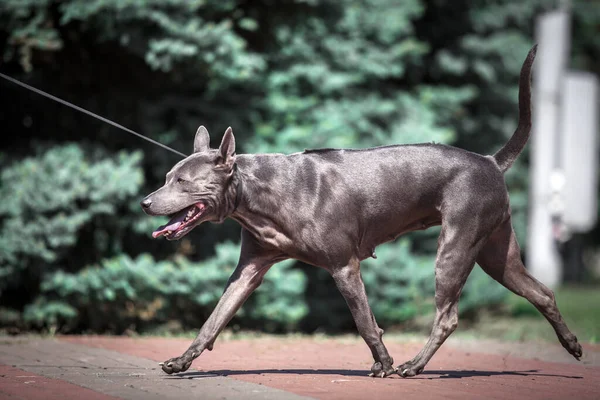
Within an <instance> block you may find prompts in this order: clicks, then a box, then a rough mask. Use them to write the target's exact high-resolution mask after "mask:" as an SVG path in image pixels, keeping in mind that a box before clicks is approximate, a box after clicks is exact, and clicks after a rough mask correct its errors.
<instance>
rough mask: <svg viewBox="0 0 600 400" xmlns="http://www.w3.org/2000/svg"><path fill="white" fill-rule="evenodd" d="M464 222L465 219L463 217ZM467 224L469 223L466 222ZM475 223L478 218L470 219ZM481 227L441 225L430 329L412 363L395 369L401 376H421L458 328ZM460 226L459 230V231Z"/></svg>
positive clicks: (478, 245)
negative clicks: (465, 285)
mask: <svg viewBox="0 0 600 400" xmlns="http://www.w3.org/2000/svg"><path fill="white" fill-rule="evenodd" d="M462 220H463V221H465V218H462ZM467 221H469V220H467ZM470 221H471V222H473V223H477V222H476V221H477V218H472V219H471V220H470ZM482 225H484V224H481V221H479V225H478V226H477V227H475V226H465V223H464V222H463V223H462V224H460V225H457V224H449V223H444V222H443V223H442V231H441V233H440V237H439V240H438V242H439V247H438V252H437V258H436V265H435V307H436V313H435V318H434V320H433V328H432V329H431V334H430V335H429V339H428V340H427V343H426V344H425V346H424V347H423V349H422V350H421V351H420V352H419V354H417V355H416V356H415V357H414V358H413V359H412V360H410V361H407V362H405V363H403V364H401V365H399V366H398V374H399V375H400V376H402V377H409V376H415V375H418V374H420V373H421V372H422V371H423V369H424V368H425V365H427V363H428V362H429V360H430V359H431V357H433V355H434V354H435V352H436V351H437V350H438V349H439V348H440V346H441V345H442V344H443V343H444V341H445V340H446V339H447V338H448V336H450V334H452V332H454V330H455V329H456V327H457V326H458V300H459V298H460V294H461V292H462V289H463V286H464V284H465V282H466V280H467V277H468V276H469V274H470V273H471V271H472V270H473V266H474V265H475V258H476V256H477V253H478V252H479V249H480V248H481V246H482V245H483V243H484V238H485V229H484V228H483V226H482ZM457 227H460V228H461V229H458V228H457Z"/></svg>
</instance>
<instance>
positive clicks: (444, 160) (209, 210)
mask: <svg viewBox="0 0 600 400" xmlns="http://www.w3.org/2000/svg"><path fill="white" fill-rule="evenodd" d="M535 51H536V48H535V47H534V48H532V49H531V51H530V52H529V54H528V56H527V59H526V60H525V62H524V64H523V67H522V69H521V76H520V81H519V124H518V126H517V129H516V131H515V133H514V134H513V136H512V137H511V138H510V139H509V141H508V142H507V143H506V144H505V145H504V147H502V148H501V149H500V150H499V151H498V152H497V153H496V154H494V155H493V156H482V155H479V154H475V153H471V152H468V151H465V150H461V149H458V148H454V147H450V146H444V145H439V144H417V145H396V146H384V147H378V148H373V149H365V150H335V149H323V150H309V151H305V152H303V153H295V154H290V155H283V154H257V155H246V154H244V155H238V156H236V155H235V139H234V136H233V132H232V131H231V128H228V129H227V131H226V132H225V135H224V136H223V139H222V142H221V145H220V146H219V148H218V149H216V150H215V149H211V148H210V147H209V136H208V131H207V130H206V129H205V128H204V127H203V126H201V127H200V128H199V129H198V131H197V132H196V137H195V139H194V154H192V155H191V156H189V157H187V158H185V159H184V160H182V161H180V162H179V163H177V164H176V165H175V166H174V167H173V168H172V169H171V171H170V172H169V173H167V179H166V183H165V185H164V186H163V187H161V188H160V189H158V190H157V191H155V192H154V193H152V194H150V195H148V196H147V197H146V198H145V199H144V200H143V201H142V202H141V205H142V207H143V209H144V211H145V212H146V213H147V214H149V215H163V216H164V215H169V216H171V220H170V221H169V222H168V223H167V224H166V225H164V226H162V227H160V228H159V229H157V230H156V231H155V232H154V233H153V236H154V237H155V238H156V237H160V236H164V237H166V238H167V239H168V240H175V239H180V238H181V237H183V236H184V235H185V234H187V233H188V232H189V231H190V230H192V229H193V228H194V227H196V226H198V225H199V224H201V223H202V222H205V221H213V222H221V221H223V220H224V219H225V218H227V217H229V218H232V219H234V220H236V221H237V222H239V223H240V224H241V225H242V250H241V255H240V260H239V263H238V266H237V268H236V270H235V272H234V273H233V275H232V276H231V278H230V279H229V281H228V282H227V286H226V287H225V291H224V293H223V295H222V297H221V299H220V300H219V302H218V304H217V306H216V308H215V310H214V311H213V313H212V314H211V316H210V317H209V318H208V319H207V321H206V322H205V324H204V326H202V329H201V330H200V332H199V333H198V336H197V337H196V339H195V340H194V341H193V343H192V344H191V346H190V347H189V349H188V350H186V351H185V353H183V355H181V356H180V357H176V358H172V359H170V360H168V361H165V362H164V363H161V365H162V369H163V370H164V371H165V372H166V373H169V374H171V373H173V372H181V371H185V370H187V369H188V368H189V367H190V365H191V364H192V361H193V360H194V359H195V358H196V357H198V356H199V355H200V354H201V353H202V352H203V351H204V350H205V349H208V350H212V348H213V344H214V342H215V340H216V338H217V335H218V334H219V333H220V332H221V330H222V329H223V328H224V327H225V325H226V324H227V323H228V322H229V320H230V319H231V318H232V317H233V315H234V314H235V313H236V311H237V310H238V309H239V308H240V306H241V305H242V304H243V303H244V301H245V300H246V299H247V298H248V296H250V294H251V293H252V292H253V291H254V290H255V289H256V288H257V287H258V286H259V285H260V284H261V282H262V279H263V276H264V275H265V273H266V272H267V271H268V270H269V268H270V267H271V266H272V265H273V264H275V263H277V262H279V261H282V260H285V259H288V258H294V259H297V260H301V261H303V262H305V263H308V264H312V265H315V266H319V267H322V268H325V269H326V270H327V271H329V272H330V273H331V275H332V276H333V279H334V280H335V283H336V285H337V287H338V289H339V290H340V292H341V293H342V295H343V296H344V298H345V299H346V302H347V303H348V306H349V307H350V311H351V312H352V316H353V317H354V320H355V322H356V326H357V328H358V331H359V333H360V335H361V336H362V337H363V339H364V340H365V342H366V343H367V345H368V346H369V349H371V353H372V354H373V358H374V359H375V363H374V364H373V366H372V367H371V375H372V376H376V377H385V376H387V375H390V374H392V373H394V372H397V373H398V374H400V375H401V376H403V377H409V376H414V375H417V374H419V373H421V372H422V371H423V368H424V367H425V365H426V364H427V362H428V361H429V360H430V359H431V357H432V356H433V355H434V353H435V352H436V351H437V349H438V348H439V347H440V346H441V345H442V343H444V341H445V340H446V338H448V336H449V335H450V334H451V333H452V332H453V331H454V330H455V329H456V327H457V325H458V299H459V297H460V293H461V290H462V288H463V285H464V284H465V281H466V280H467V276H468V275H469V273H470V272H471V270H472V269H473V266H474V264H475V263H476V262H477V263H478V264H479V265H480V266H481V268H483V270H484V271H485V272H487V273H488V274H489V275H490V276H491V277H492V278H494V279H495V280H497V281H498V282H500V283H501V284H502V285H504V286H505V287H507V288H508V289H509V290H511V291H513V292H514V293H516V294H518V295H519V296H523V297H525V298H526V299H527V300H529V301H530V302H531V303H532V304H533V305H534V306H535V307H536V308H537V309H538V310H539V311H540V312H541V313H542V314H543V315H544V316H545V317H546V319H547V320H548V322H550V324H551V325H552V327H553V328H554V330H555V331H556V335H557V336H558V339H559V340H560V343H561V344H562V345H563V347H564V348H565V349H567V351H568V352H569V353H571V354H572V355H573V356H574V357H575V358H577V359H579V357H580V356H581V354H582V353H581V346H580V345H579V343H578V342H577V338H576V337H575V335H574V334H573V333H571V331H570V330H569V329H568V328H567V325H566V324H565V322H564V321H563V319H562V317H561V315H560V312H559V311H558V308H557V307H556V302H555V301H554V294H553V293H552V291H551V290H549V289H548V288H546V287H545V286H544V285H542V284H541V283H540V282H538V281H537V280H535V279H534V278H533V277H532V276H531V275H530V274H529V273H528V272H527V270H526V269H525V268H524V266H523V263H522V262H521V258H520V250H519V244H518V243H517V240H516V238H515V234H514V232H513V228H512V225H511V214H510V207H509V199H508V192H507V190H506V184H505V182H504V176H503V174H504V172H506V170H508V169H509V168H510V166H511V165H512V164H513V162H514V160H515V159H516V158H517V156H518V155H519V153H520V152H521V151H522V150H523V147H524V146H525V144H526V143H527V139H528V138H529V131H530V128H531V109H530V102H531V100H530V97H531V93H530V92H531V85H530V80H531V66H532V64H533V60H534V58H535ZM434 225H441V226H442V227H441V233H440V236H439V240H438V252H437V258H436V262H435V287H436V288H435V290H436V293H435V306H436V314H435V319H434V322H433V328H432V330H431V335H430V336H429V340H428V341H427V344H426V345H425V347H424V348H423V349H422V350H421V352H420V353H419V354H417V356H416V357H415V358H413V359H412V360H410V361H408V362H405V363H403V364H400V365H399V366H398V367H397V368H396V367H394V365H393V362H394V361H393V359H392V357H390V355H389V354H388V351H387V349H386V347H385V345H384V344H383V341H382V335H383V330H382V329H380V328H379V326H377V322H375V318H374V316H373V313H372V312H371V308H370V307H369V303H368V302H367V294H366V292H365V287H364V284H363V281H362V279H361V274H360V262H361V261H362V260H364V259H365V258H368V257H371V256H373V257H374V256H375V252H374V251H375V247H376V246H377V245H379V244H381V243H384V242H388V241H390V240H393V239H395V238H397V237H398V236H399V235H401V234H403V233H405V232H409V231H414V230H419V229H426V228H428V227H430V226H434Z"/></svg>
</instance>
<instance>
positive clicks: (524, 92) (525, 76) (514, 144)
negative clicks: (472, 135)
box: [494, 44, 537, 173]
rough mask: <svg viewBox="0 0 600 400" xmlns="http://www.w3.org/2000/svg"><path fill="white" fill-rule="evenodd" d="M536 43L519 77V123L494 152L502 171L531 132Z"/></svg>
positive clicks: (517, 154) (506, 167)
mask: <svg viewBox="0 0 600 400" xmlns="http://www.w3.org/2000/svg"><path fill="white" fill-rule="evenodd" d="M536 51H537V44H536V45H535V46H533V47H532V48H531V50H529V54H527V58H526V59H525V61H524V62H523V66H522V67H521V75H520V77H519V124H518V125H517V129H516V130H515V133H513V135H512V136H511V138H510V139H508V142H506V144H505V145H504V146H503V147H502V148H501V149H500V150H498V152H496V154H494V159H495V160H496V163H497V164H498V167H500V169H501V170H502V173H504V172H506V171H507V170H508V169H509V168H510V167H511V166H512V165H513V162H514V161H515V160H516V159H517V157H518V156H519V154H521V152H522V151H523V148H524V147H525V144H526V143H527V140H528V139H529V134H530V132H531V67H532V65H533V60H534V59H535V53H536Z"/></svg>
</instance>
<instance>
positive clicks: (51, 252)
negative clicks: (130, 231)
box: [0, 144, 144, 301]
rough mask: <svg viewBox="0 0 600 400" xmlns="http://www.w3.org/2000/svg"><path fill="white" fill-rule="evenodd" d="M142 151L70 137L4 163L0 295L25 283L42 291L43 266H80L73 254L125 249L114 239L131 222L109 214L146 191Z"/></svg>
mask: <svg viewBox="0 0 600 400" xmlns="http://www.w3.org/2000/svg"><path fill="white" fill-rule="evenodd" d="M141 158H142V155H141V153H140V152H133V153H127V152H120V153H118V154H116V155H111V154H107V152H105V151H102V150H101V149H95V150H91V151H86V150H84V147H83V146H81V145H78V144H65V145H60V146H53V147H50V146H40V147H39V148H38V150H37V154H36V155H35V156H33V157H27V158H24V159H22V160H18V161H15V162H13V163H10V164H8V165H7V166H6V167H5V168H3V169H2V171H1V173H0V187H2V190H1V191H0V248H1V249H2V251H0V277H1V279H0V299H2V300H3V301H7V298H6V296H4V295H5V291H6V290H10V289H16V288H18V287H19V286H21V285H27V286H28V288H29V293H30V294H31V292H33V294H35V292H36V284H37V282H38V280H39V279H40V277H41V275H42V273H46V272H48V271H52V270H56V269H73V268H80V266H79V265H75V266H73V265H72V263H73V261H75V260H76V261H78V262H81V261H82V260H86V258H87V259H93V257H94V255H95V254H97V253H98V252H111V251H112V252H114V251H118V250H119V248H118V246H119V243H120V242H115V241H114V240H112V239H111V238H116V237H118V236H119V232H120V231H123V230H124V229H125V227H124V224H123V223H122V220H121V219H120V218H118V217H114V218H106V217H107V216H111V215H115V214H118V212H119V211H121V210H124V209H126V208H127V206H128V204H129V203H130V202H131V201H132V200H133V199H135V198H136V197H137V196H138V192H139V188H140V186H141V184H142V183H143V179H144V177H143V174H142V170H141V168H140V167H139V163H140V161H141ZM92 228H93V229H92ZM84 231H87V232H89V233H90V235H89V236H84V235H83V232H84ZM82 236H83V237H82ZM84 238H85V239H88V240H83V239H84ZM76 247H79V250H78V251H77V252H74V250H73V249H74V248H76ZM32 287H33V288H32ZM20 297H22V299H21V300H22V301H27V300H30V299H31V297H29V298H27V297H26V296H22V295H21V296H20Z"/></svg>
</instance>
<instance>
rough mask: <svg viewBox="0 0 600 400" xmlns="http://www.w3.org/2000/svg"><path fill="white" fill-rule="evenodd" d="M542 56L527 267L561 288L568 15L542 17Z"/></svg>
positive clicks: (539, 57) (538, 67) (536, 92)
mask: <svg viewBox="0 0 600 400" xmlns="http://www.w3.org/2000/svg"><path fill="white" fill-rule="evenodd" d="M536 28H537V29H536V30H537V32H536V39H537V43H538V53H537V54H538V55H537V59H536V63H535V74H534V88H533V90H534V107H533V111H534V115H533V135H532V138H531V159H530V160H531V163H530V164H531V167H530V168H531V171H530V177H531V185H530V187H531V189H530V212H529V229H528V240H527V268H528V269H529V270H530V272H531V273H532V274H533V276H535V277H536V278H537V279H538V280H539V281H541V282H542V283H544V284H546V285H548V286H550V287H556V286H557V285H558V284H559V283H560V282H561V279H562V265H561V259H560V256H559V254H558V252H557V249H556V244H555V240H554V237H553V234H552V229H553V226H552V215H553V214H554V213H555V212H556V211H557V210H553V209H552V205H553V204H556V203H555V199H556V198H557V196H558V190H559V189H560V188H558V187H554V188H553V187H552V177H553V171H554V169H555V168H556V167H557V163H558V159H557V153H558V146H557V144H558V141H557V140H558V127H559V124H558V117H559V115H560V113H559V108H560V90H561V87H562V85H561V77H562V76H563V74H564V71H565V69H566V64H567V59H568V54H569V41H570V40H569V28H570V27H569V14H568V12H567V11H564V10H560V11H555V12H551V13H548V14H545V15H543V16H541V17H540V18H538V21H537V26H536Z"/></svg>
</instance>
